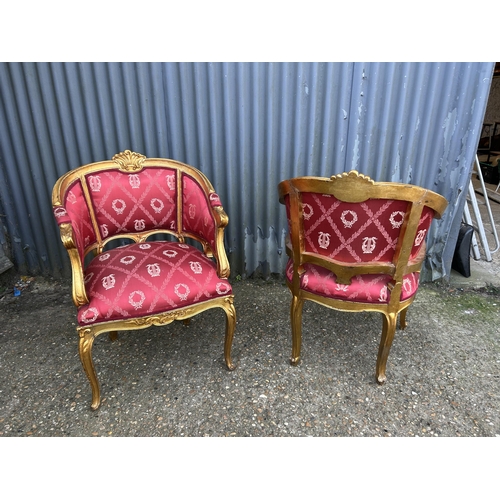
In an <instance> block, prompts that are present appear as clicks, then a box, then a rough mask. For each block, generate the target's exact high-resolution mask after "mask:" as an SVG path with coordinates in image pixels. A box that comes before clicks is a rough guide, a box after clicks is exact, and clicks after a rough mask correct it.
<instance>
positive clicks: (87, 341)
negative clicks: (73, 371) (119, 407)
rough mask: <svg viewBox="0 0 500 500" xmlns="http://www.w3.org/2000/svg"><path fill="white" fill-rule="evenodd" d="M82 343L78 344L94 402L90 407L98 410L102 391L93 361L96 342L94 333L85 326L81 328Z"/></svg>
mask: <svg viewBox="0 0 500 500" xmlns="http://www.w3.org/2000/svg"><path fill="white" fill-rule="evenodd" d="M79 335H80V343H79V346H78V349H79V354H80V360H81V362H82V365H83V369H84V370H85V373H86V375H87V378H88V379H89V382H90V387H91V388H92V403H91V405H90V407H91V408H92V409H93V410H97V408H99V405H100V404H101V391H100V389H99V382H98V380H97V374H96V371H95V368H94V362H93V361H92V345H93V343H94V333H93V332H92V330H91V329H90V328H84V329H82V330H79Z"/></svg>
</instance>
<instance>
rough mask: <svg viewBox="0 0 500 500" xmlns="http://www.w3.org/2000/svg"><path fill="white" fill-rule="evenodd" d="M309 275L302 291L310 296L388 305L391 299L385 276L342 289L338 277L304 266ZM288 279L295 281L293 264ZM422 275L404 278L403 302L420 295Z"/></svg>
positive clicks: (364, 279) (364, 278)
mask: <svg viewBox="0 0 500 500" xmlns="http://www.w3.org/2000/svg"><path fill="white" fill-rule="evenodd" d="M304 269H305V272H304V273H303V274H302V276H301V277H300V288H301V289H302V290H305V291H306V292H312V293H314V294H318V295H323V296H324V297H328V298H330V299H339V300H349V301H354V302H364V303H372V302H376V303H385V304H387V303H388V302H389V300H390V298H391V296H390V292H389V289H388V287H387V284H388V283H389V281H390V280H391V277H390V276H388V275H384V274H362V275H358V276H354V278H353V279H352V281H351V284H350V285H342V284H340V283H337V282H336V280H335V274H333V273H332V272H330V271H328V269H325V268H323V267H320V266H316V265H314V264H309V263H307V264H304ZM286 277H287V279H288V281H289V282H290V283H291V282H292V279H293V260H292V259H290V260H289V261H288V264H287V267H286ZM418 280H419V273H411V274H407V275H406V276H404V277H403V287H402V290H401V300H406V299H408V298H409V297H411V296H412V295H414V294H415V293H416V292H417V289H418Z"/></svg>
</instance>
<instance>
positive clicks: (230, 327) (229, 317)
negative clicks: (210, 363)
mask: <svg viewBox="0 0 500 500" xmlns="http://www.w3.org/2000/svg"><path fill="white" fill-rule="evenodd" d="M224 311H225V313H226V337H225V340H224V359H225V361H226V366H227V369H228V370H229V371H233V370H234V369H235V368H236V366H235V365H234V364H233V362H232V360H231V348H232V345H233V337H234V330H235V328H236V310H235V308H234V304H233V297H227V299H226V301H225V307H224Z"/></svg>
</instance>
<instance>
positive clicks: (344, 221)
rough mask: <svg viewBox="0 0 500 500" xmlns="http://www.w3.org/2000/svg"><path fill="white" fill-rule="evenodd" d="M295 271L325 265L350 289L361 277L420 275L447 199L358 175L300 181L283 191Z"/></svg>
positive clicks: (291, 181)
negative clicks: (432, 227)
mask: <svg viewBox="0 0 500 500" xmlns="http://www.w3.org/2000/svg"><path fill="white" fill-rule="evenodd" d="M278 190H279V196H280V202H281V203H283V204H285V206H286V210H287V218H288V223H289V229H290V245H289V248H288V251H289V254H290V255H291V256H293V260H294V266H296V268H298V269H299V272H300V269H301V266H303V264H305V263H306V262H311V263H314V264H318V265H321V266H323V267H326V268H328V269H330V270H331V271H332V272H334V273H335V274H336V275H337V281H338V282H339V283H344V284H349V283H350V280H351V279H352V277H353V276H355V275H357V274H390V275H391V276H393V277H395V278H396V277H399V278H401V277H402V276H403V275H405V274H407V273H409V272H415V271H419V270H420V268H421V265H422V261H423V258H424V257H425V236H426V234H427V232H428V230H429V227H430V224H431V222H432V219H433V218H434V217H440V216H441V215H442V213H443V211H444V209H445V208H446V206H447V201H446V199H445V198H443V197H442V196H441V195H439V194H436V193H434V192H432V191H429V190H427V189H424V188H421V187H418V186H413V185H409V184H400V183H393V182H375V181H373V180H372V179H370V178H369V177H367V176H364V175H361V174H359V173H358V172H356V171H355V170H352V171H350V172H346V173H343V174H339V175H336V176H332V177H331V178H322V177H297V178H294V179H289V180H285V181H282V182H281V183H280V184H279V187H278Z"/></svg>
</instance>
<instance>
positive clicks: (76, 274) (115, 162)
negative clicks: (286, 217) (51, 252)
mask: <svg viewBox="0 0 500 500" xmlns="http://www.w3.org/2000/svg"><path fill="white" fill-rule="evenodd" d="M147 167H155V168H168V169H173V170H176V171H177V173H178V175H176V183H177V184H176V194H177V203H176V210H177V212H176V220H177V231H173V230H170V229H167V228H161V229H153V230H147V231H142V232H136V233H121V234H118V235H114V236H111V237H108V238H102V237H101V233H100V231H99V228H98V224H97V218H96V215H95V213H94V208H93V204H92V195H91V193H90V192H89V189H88V187H87V183H86V182H85V177H86V176H87V175H89V174H94V173H97V172H102V171H105V170H117V169H118V170H119V171H121V172H124V173H137V172H140V171H141V170H142V169H144V168H147ZM183 173H184V174H186V175H189V176H190V177H191V178H193V179H194V180H195V181H196V182H197V183H198V184H199V185H200V186H201V187H202V189H203V190H204V192H205V195H206V196H207V205H208V207H210V210H211V211H212V215H213V218H214V222H215V231H216V234H215V237H214V241H215V244H214V248H212V247H211V246H210V245H209V244H208V242H207V241H205V240H203V239H202V238H200V237H199V236H198V235H197V234H194V233H191V232H187V231H184V230H183V225H182V220H183V219H182V216H183V214H182V209H183V207H182V202H181V200H182V190H183V186H182V174H183ZM77 181H80V184H81V186H82V189H83V194H84V197H85V202H86V204H87V207H88V209H89V213H90V218H91V222H92V226H93V230H94V233H95V236H96V242H95V243H93V244H90V245H88V246H87V247H85V249H84V252H83V255H84V259H83V260H82V259H81V257H80V253H79V250H78V248H77V244H76V240H75V237H74V233H73V228H72V225H71V223H66V222H64V223H61V224H60V225H59V228H60V235H61V240H62V242H63V244H64V246H65V248H66V250H67V251H68V255H69V258H70V263H71V271H72V297H73V302H74V304H75V306H76V307H81V306H83V305H85V304H88V303H89V297H88V296H87V293H86V290H85V284H84V260H85V257H86V256H87V255H88V254H90V253H92V254H93V255H94V256H96V255H99V254H101V253H102V252H103V250H104V248H105V246H106V245H107V244H108V243H109V242H110V241H112V240H114V239H131V240H132V241H133V242H135V243H142V242H145V241H146V240H147V239H148V238H149V237H150V236H152V235H154V234H161V233H163V234H171V235H173V236H175V237H176V238H177V240H178V241H179V242H180V243H184V241H185V239H186V238H191V239H193V240H196V241H198V242H199V243H200V244H201V245H202V247H203V251H204V253H205V254H206V255H207V256H208V257H214V258H215V261H216V263H217V274H218V276H219V277H220V278H228V277H229V275H230V267H229V261H228V259H227V255H226V251H225V248H224V241H223V238H224V228H225V227H226V226H227V224H228V222H229V218H228V216H227V214H226V212H225V211H224V209H223V207H222V206H212V205H211V204H210V197H211V195H212V194H213V193H215V190H214V188H213V186H212V184H211V183H210V181H209V180H208V178H207V177H206V176H205V175H204V174H203V173H202V172H201V171H200V170H198V169H196V168H195V167H192V166H190V165H187V164H185V163H182V162H179V161H176V160H171V159H165V158H146V157H145V156H144V155H142V154H139V153H135V152H131V151H129V150H126V151H124V152H122V153H118V154H116V155H115V156H114V157H113V159H112V160H105V161H99V162H95V163H91V164H88V165H84V166H81V167H79V168H76V169H74V170H71V171H69V172H67V173H66V174H64V175H63V176H61V177H60V178H59V179H58V180H57V182H56V184H55V185H54V188H53V191H52V205H53V208H54V209H57V208H59V207H62V208H64V197H65V193H66V191H67V190H68V189H69V188H70V187H71V186H72V185H73V184H74V183H75V182H77ZM215 307H218V308H222V309H223V310H224V312H225V314H226V333H225V341H224V359H225V363H226V366H227V368H228V369H229V370H233V369H234V368H235V366H234V364H233V362H232V360H231V346H232V341H233V336H234V329H235V326H236V311H235V308H234V295H226V296H224V297H217V298H213V299H210V300H206V301H204V302H201V303H198V304H192V305H190V306H187V307H184V308H177V309H174V310H170V311H166V312H164V313H160V314H158V313H155V314H151V315H145V316H143V317H139V318H133V319H125V320H114V321H107V322H102V323H97V324H95V325H85V326H78V327H77V332H78V334H79V338H80V341H79V354H80V359H81V362H82V365H83V368H84V370H85V373H86V375H87V377H88V379H89V382H90V385H91V388H92V403H91V407H92V409H94V410H95V409H97V408H98V407H99V405H100V402H101V395H100V388H99V382H98V379H97V374H96V370H95V367H94V363H93V361H92V346H93V342H94V340H95V338H96V337H97V336H99V335H100V334H102V333H105V332H109V333H110V338H111V339H112V340H114V339H115V338H116V332H117V331H120V330H137V329H143V328H147V327H149V326H163V325H167V324H169V323H171V322H173V321H175V320H188V319H189V318H191V317H193V316H195V315H197V314H199V313H201V312H203V311H206V310H208V309H211V308H215Z"/></svg>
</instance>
